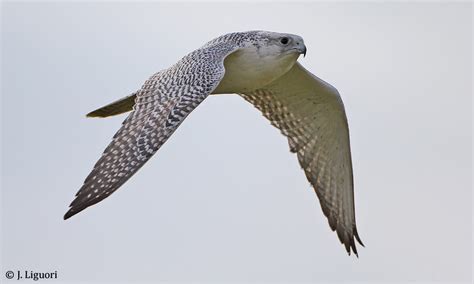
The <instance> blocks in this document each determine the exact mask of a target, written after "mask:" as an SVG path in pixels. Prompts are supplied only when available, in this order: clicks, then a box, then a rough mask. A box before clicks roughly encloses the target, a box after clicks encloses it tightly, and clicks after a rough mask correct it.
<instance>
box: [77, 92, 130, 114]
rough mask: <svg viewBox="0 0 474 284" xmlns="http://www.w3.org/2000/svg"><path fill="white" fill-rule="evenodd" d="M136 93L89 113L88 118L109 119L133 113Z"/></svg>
mask: <svg viewBox="0 0 474 284" xmlns="http://www.w3.org/2000/svg"><path fill="white" fill-rule="evenodd" d="M136 96H137V95H136V93H133V94H131V95H130V96H127V97H125V98H121V99H120V100H117V101H115V102H113V103H110V104H108V105H106V106H103V107H101V108H98V109H96V110H94V111H91V112H89V113H88V114H87V115H86V116H87V117H108V116H113V115H117V114H121V113H124V112H128V111H131V110H132V109H133V106H134V105H135V97H136Z"/></svg>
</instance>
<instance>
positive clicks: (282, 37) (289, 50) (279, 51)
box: [244, 31, 306, 60]
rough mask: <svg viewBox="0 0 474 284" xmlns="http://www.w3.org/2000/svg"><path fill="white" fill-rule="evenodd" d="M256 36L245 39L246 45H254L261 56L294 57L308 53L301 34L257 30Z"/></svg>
mask: <svg viewBox="0 0 474 284" xmlns="http://www.w3.org/2000/svg"><path fill="white" fill-rule="evenodd" d="M253 33H254V35H255V36H254V37H250V38H249V39H247V40H244V45H245V46H246V47H251V46H254V47H256V48H257V52H258V54H259V55H260V56H261V57H268V56H270V57H276V58H282V57H287V56H290V57H294V58H295V60H296V59H298V56H299V55H300V54H303V55H306V46H305V44H304V40H303V38H302V37H301V36H298V35H294V34H287V33H275V32H267V31H255V32H253Z"/></svg>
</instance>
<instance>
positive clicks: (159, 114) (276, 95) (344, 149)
mask: <svg viewBox="0 0 474 284" xmlns="http://www.w3.org/2000/svg"><path fill="white" fill-rule="evenodd" d="M283 37H286V38H287V39H289V41H290V42H291V45H294V46H290V43H288V44H284V43H283V40H281V42H278V41H279V40H280V39H282V38H283ZM303 47H304V44H303V41H302V39H301V38H300V37H298V36H294V35H288V34H277V33H270V32H262V31H252V32H245V33H231V34H227V35H224V36H221V37H218V38H216V39H214V40H212V41H210V42H208V43H207V44H205V45H204V46H203V47H201V48H200V49H197V50H195V51H193V52H191V53H190V54H188V55H187V56H185V57H184V58H182V59H181V60H180V61H178V62H177V63H176V64H175V65H173V66H171V67H170V68H168V69H165V70H162V71H160V72H158V73H156V74H154V75H153V76H151V77H150V78H149V79H148V80H147V81H146V82H145V83H144V84H143V86H142V87H141V89H140V90H138V91H137V92H135V93H134V94H132V95H131V96H128V97H126V98H124V99H121V100H119V101H116V102H114V103H112V104H109V105H107V106H105V107H102V108H100V109H98V110H96V111H93V112H91V113H89V114H88V116H92V117H106V116H110V115H116V114H120V113H123V112H126V111H129V110H131V108H132V107H133V111H132V112H131V113H130V115H129V116H128V117H127V118H126V119H125V121H124V122H123V125H122V127H121V128H120V129H119V131H118V132H117V133H116V134H115V136H114V137H113V140H112V142H111V143H110V144H109V146H108V147H107V148H106V149H105V151H104V153H103V154H102V157H101V158H100V159H99V160H98V161H97V162H96V164H95V166H94V168H93V170H92V171H91V173H90V174H89V175H88V176H87V178H86V179H85V181H84V184H83V185H82V187H81V188H80V190H79V191H78V192H77V194H76V198H75V199H74V201H73V202H72V203H71V205H70V209H69V211H68V212H67V213H66V215H65V216H64V218H65V219H67V218H69V217H71V216H73V215H75V214H77V213H78V212H80V211H82V210H84V209H85V208H87V207H89V206H91V205H93V204H95V203H97V202H99V201H101V200H103V199H104V198H106V197H107V196H109V195H110V194H112V193H113V192H114V191H116V190H117V189H118V188H119V187H120V186H121V185H122V184H123V183H124V182H126V181H127V180H128V179H129V178H130V177H131V176H132V175H133V174H134V173H135V172H137V171H138V169H140V167H141V166H143V164H144V163H145V162H146V161H148V159H150V157H151V156H153V154H155V153H156V151H158V149H159V148H160V147H161V146H162V145H163V144H164V143H165V142H166V140H167V139H168V138H169V137H170V136H171V135H172V134H173V132H174V131H175V130H176V129H177V128H178V127H179V125H180V124H181V123H182V122H183V120H184V119H185V118H186V117H187V115H188V114H189V113H190V112H191V111H193V110H194V109H195V108H196V107H197V106H198V105H199V104H200V103H201V102H202V101H203V100H204V99H205V98H206V97H207V96H208V95H210V94H211V93H213V92H214V91H215V90H217V89H219V88H220V89H222V90H227V89H228V88H234V86H235V84H236V82H239V81H238V80H237V79H238V78H237V79H236V78H229V76H227V77H226V78H227V79H225V80H223V78H224V76H225V74H226V69H227V73H229V74H231V73H232V74H237V75H233V76H244V75H245V74H247V73H246V70H243V72H242V70H241V69H242V68H248V72H249V73H248V74H259V73H258V72H260V71H258V70H261V72H262V73H265V72H267V74H265V76H263V75H262V77H261V80H260V79H259V78H256V80H255V81H254V82H251V83H252V84H250V83H249V85H248V86H246V87H245V88H238V89H235V90H232V92H234V93H239V94H240V95H241V96H242V97H244V98H245V99H246V100H247V101H249V102H250V103H252V104H253V105H254V106H255V107H256V108H257V109H259V110H260V111H261V112H262V113H263V115H264V116H265V117H266V118H267V119H269V120H270V122H271V123H272V125H274V126H276V127H277V128H279V129H280V131H281V132H282V133H283V134H284V135H285V136H286V137H287V138H288V141H289V144H290V150H291V151H292V152H294V153H297V155H298V160H299V162H300V165H301V166H302V168H303V169H304V171H305V173H306V177H307V178H308V181H309V182H310V183H311V185H312V186H313V187H314V189H315V190H316V193H317V195H318V197H319V200H320V203H321V207H322V209H323V212H324V214H325V215H326V216H327V217H328V220H329V224H330V227H331V229H332V230H335V231H336V232H337V234H338V236H339V239H340V240H341V242H342V243H343V244H344V245H345V246H346V250H347V251H348V252H349V253H350V251H351V250H352V251H354V252H355V253H356V254H357V249H356V246H355V242H354V238H355V239H357V240H358V241H359V243H361V244H362V242H361V241H360V239H359V236H358V233H357V229H356V224H355V214H354V196H353V179H352V164H351V156H350V147H349V133H348V127H347V121H346V116H345V112H344V106H343V104H342V101H341V99H340V97H339V94H338V93H337V91H336V90H335V89H334V88H333V87H332V86H330V85H329V84H327V83H325V82H324V81H322V80H320V79H319V78H317V77H315V76H314V75H312V74H311V73H309V72H308V71H306V70H305V69H304V68H303V67H302V66H301V65H299V64H298V63H296V64H295V62H296V59H297V57H298V55H299V54H301V53H306V47H304V49H303ZM295 50H296V51H295ZM303 51H304V52H303ZM296 52H298V54H296ZM229 54H233V56H232V58H233V59H232V60H233V62H234V63H235V62H237V63H238V64H231V62H228V61H225V59H226V58H227V57H228V55H229ZM249 54H250V55H251V56H253V57H248V56H250V55H249ZM295 54H296V55H295ZM246 56H247V58H246ZM229 58H230V57H229ZM245 58H246V60H243V59H245ZM249 58H250V59H249ZM254 58H256V60H255V62H253V61H254ZM282 58H283V59H282ZM229 60H230V59H229ZM242 62H243V63H242ZM249 62H250V63H249ZM275 62H276V63H275ZM288 62H289V63H288ZM246 64H247V65H246ZM249 64H250V65H249ZM271 64H273V65H271ZM265 66H267V67H265ZM265 68H266V69H265ZM273 69H275V71H273ZM252 72H257V73H252ZM272 72H274V73H272ZM278 72H279V73H278ZM239 74H242V75H239ZM257 77H258V75H257ZM229 79H230V80H229ZM234 79H235V80H234ZM236 80H237V81H236ZM242 80H243V82H246V81H245V80H244V79H242ZM247 81H248V80H247ZM269 81H271V82H270V83H268V82H269ZM229 82H230V83H229ZM260 82H262V83H261V84H260ZM263 82H264V83H263ZM223 84H225V86H223ZM255 84H257V85H258V88H253V86H254V85H255ZM259 84H260V85H259ZM218 86H219V87H218ZM249 88H252V89H249Z"/></svg>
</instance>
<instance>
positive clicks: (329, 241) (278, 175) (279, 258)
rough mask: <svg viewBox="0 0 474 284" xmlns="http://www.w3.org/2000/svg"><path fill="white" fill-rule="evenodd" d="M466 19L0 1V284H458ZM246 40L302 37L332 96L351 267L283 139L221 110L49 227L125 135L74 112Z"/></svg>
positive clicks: (115, 121) (407, 9)
mask: <svg viewBox="0 0 474 284" xmlns="http://www.w3.org/2000/svg"><path fill="white" fill-rule="evenodd" d="M471 5H472V4H470V3H457V4H456V3H454V4H441V3H400V4H394V3H381V4H375V3H337V4H329V3H300V4H284V3H279V4H274V3H260V4H250V3H234V4H217V3H208V4H199V3H197V4H186V3H180V4H171V3H167V4H160V3H136V4H132V3H118V2H117V3H102V4H97V3H69V4H55V3H39V4H33V3H19V4H15V3H7V4H4V6H3V9H2V17H1V18H2V65H1V73H2V77H1V79H2V191H1V192H2V208H1V209H2V210H1V212H2V248H1V251H2V271H1V273H0V279H1V280H2V281H3V280H5V277H4V274H5V272H6V271H7V270H15V271H16V270H18V269H19V270H34V271H38V272H46V271H54V270H57V271H58V274H59V280H60V281H61V282H76V281H87V282H106V281H114V282H115V281H123V282H134V283H138V282H160V281H162V282H166V281H167V282H196V281H200V282H264V281H266V282H287V283H294V282H314V283H315V282H322V281H324V282H352V281H354V282H368V281H373V282H385V281H387V282H388V281H397V282H399V281H400V282H405V281H424V282H431V281H441V282H469V281H470V279H471V269H472V259H471V252H472V243H471V237H472V212H471V206H472V187H471V185H472V184H471V172H472V164H471V154H472V150H471V143H472V133H471V130H472V122H471V101H472V89H471V88H472V87H471V86H472V85H471V78H472V66H471V62H472V55H471V49H472V42H471V35H472V27H471V23H472V7H471ZM255 29H263V30H270V31H278V32H290V33H294V34H299V35H301V36H302V37H303V38H304V39H305V42H306V45H307V47H308V54H307V56H306V58H301V59H300V62H301V63H302V64H303V65H304V66H305V67H306V68H307V69H309V70H311V71H312V72H314V73H315V74H316V75H317V76H319V77H321V78H323V79H325V80H326V81H328V82H330V83H331V84H333V85H334V86H336V87H337V88H338V89H339V91H340V93H341V95H342V97H343V100H344V102H345V105H346V110H347V114H348V119H349V126H350V130H351V142H352V153H353V160H354V175H355V189H356V211H357V214H356V215H357V222H358V227H359V232H360V235H361V238H362V240H363V241H364V243H365V244H366V248H361V249H360V251H359V255H360V258H359V259H356V258H355V257H348V256H347V254H346V253H345V251H344V249H343V247H342V245H340V243H339V241H338V240H337V237H336V234H335V233H333V232H331V231H330V229H329V226H328V224H327V221H326V218H324V216H323V214H322V212H321V209H320V206H319V203H318V201H317V199H316V195H315V194H314V192H313V191H312V189H311V187H310V186H309V184H308V183H307V181H306V179H305V177H304V174H303V172H302V171H301V170H300V168H299V166H298V164H297V160H296V157H295V156H294V155H292V154H290V153H289V150H288V146H287V142H286V140H285V138H284V137H283V136H282V135H280V133H279V132H278V130H276V129H274V128H273V127H271V126H270V125H269V123H268V122H267V121H266V120H265V119H264V118H263V117H261V115H260V114H259V112H258V111H256V110H255V109H253V107H252V106H251V105H250V104H248V103H246V102H245V101H244V100H242V99H241V98H239V97H237V96H220V97H217V96H216V97H210V98H208V99H207V100H206V101H205V102H204V103H203V104H202V105H201V106H199V107H198V108H197V110H196V111H195V112H193V113H192V114H191V115H190V116H189V117H188V119H187V120H186V121H185V122H184V123H183V125H182V126H181V127H180V128H179V129H178V131H177V132H176V133H175V134H174V135H173V136H172V138H171V139H170V140H169V141H168V142H167V143H166V144H165V145H164V146H163V147H162V149H161V150H160V151H159V153H158V154H157V155H156V156H155V157H153V159H152V160H151V161H150V162H149V163H148V164H147V165H146V166H145V167H143V169H142V170H141V171H140V172H139V173H137V174H136V175H135V176H134V177H133V178H132V179H131V180H130V181H129V182H127V183H126V184H125V185H124V186H123V187H122V188H121V189H120V190H119V191H117V193H116V194H114V195H112V196H111V197H110V198H108V199H106V200H104V201H103V202H101V203H99V204H98V205H96V206H93V207H91V208H89V209H87V210H86V211H84V212H82V213H81V214H79V215H77V216H74V217H73V218H71V219H70V220H68V221H63V220H62V216H63V214H64V213H65V212H66V210H67V207H68V205H69V203H70V202H71V201H72V199H73V197H74V194H75V193H76V191H77V190H78V189H79V187H80V186H81V184H82V182H83V180H84V178H85V177H86V175H87V174H88V173H89V171H90V170H91V167H92V166H93V164H94V163H95V161H96V160H97V158H98V157H99V156H100V154H101V153H102V150H103V149H104V148H105V146H106V145H107V144H108V143H109V141H110V139H111V137H112V136H113V134H114V133H115V131H116V130H117V129H118V128H119V126H120V124H121V121H122V120H123V119H124V116H121V117H114V118H110V119H104V120H99V119H86V118H85V116H84V115H85V114H86V113H87V112H89V111H91V110H93V109H95V108H96V107H99V106H101V105H103V104H106V103H109V102H111V101H113V100H116V99H118V98H120V97H122V96H125V95H128V94H129V93H131V92H133V91H135V90H136V89H137V88H139V87H140V85H141V84H142V83H143V81H144V80H145V79H146V78H148V76H149V75H151V74H152V73H154V72H156V71H158V70H160V69H163V68H166V67H168V66H170V65H171V64H173V63H175V62H176V61H177V60H178V59H180V58H181V57H182V56H184V55H185V54H186V53H188V52H190V51H192V50H194V49H196V48H198V47H199V46H201V45H202V44H204V43H205V42H207V41H208V40H210V39H212V38H214V37H217V36H219V35H221V34H224V33H228V32H232V31H245V30H255ZM12 283H13V281H12ZM45 283H46V282H45Z"/></svg>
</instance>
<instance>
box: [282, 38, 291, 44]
mask: <svg viewBox="0 0 474 284" xmlns="http://www.w3.org/2000/svg"><path fill="white" fill-rule="evenodd" d="M289 41H290V40H289V39H288V38H287V37H282V38H281V39H280V42H281V44H288V42H289Z"/></svg>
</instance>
